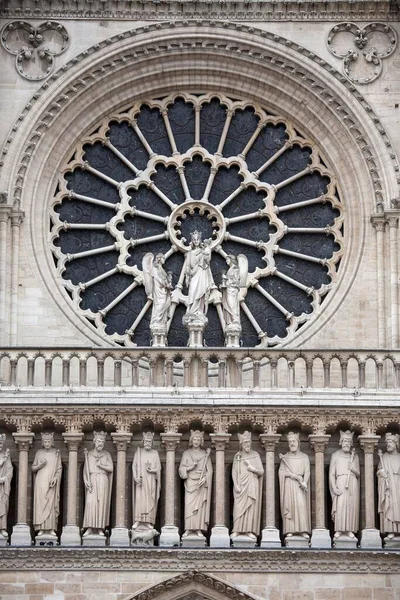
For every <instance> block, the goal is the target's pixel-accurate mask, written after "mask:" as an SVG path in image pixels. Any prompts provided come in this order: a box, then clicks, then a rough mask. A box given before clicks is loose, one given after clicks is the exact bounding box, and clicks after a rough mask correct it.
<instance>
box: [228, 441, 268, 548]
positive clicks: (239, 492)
mask: <svg viewBox="0 0 400 600" xmlns="http://www.w3.org/2000/svg"><path fill="white" fill-rule="evenodd" d="M239 445H240V450H239V452H237V453H236V454H235V457H234V459H233V465H232V479H233V499H234V505H233V528H232V534H231V538H232V539H235V538H236V537H237V536H238V535H242V536H246V537H247V538H249V539H250V540H251V541H256V540H257V535H259V533H260V518H261V498H262V482H263V475H264V467H263V465H262V462H261V458H260V455H259V453H258V452H256V451H255V450H252V449H251V432H250V431H245V432H244V433H242V434H240V433H239Z"/></svg>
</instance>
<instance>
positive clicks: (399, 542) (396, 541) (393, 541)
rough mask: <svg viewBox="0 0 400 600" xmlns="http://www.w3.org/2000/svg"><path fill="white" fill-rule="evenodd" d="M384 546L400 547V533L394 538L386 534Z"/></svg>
mask: <svg viewBox="0 0 400 600" xmlns="http://www.w3.org/2000/svg"><path fill="white" fill-rule="evenodd" d="M383 546H384V547H385V548H400V535H395V536H394V537H393V538H389V539H388V536H386V537H385V538H384V540H383Z"/></svg>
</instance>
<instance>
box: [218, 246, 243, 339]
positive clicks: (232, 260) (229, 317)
mask: <svg viewBox="0 0 400 600" xmlns="http://www.w3.org/2000/svg"><path fill="white" fill-rule="evenodd" d="M225 260H226V264H227V265H228V267H229V269H228V270H227V271H226V273H223V274H222V283H221V291H222V308H223V311H224V318H225V325H226V327H227V328H231V329H233V328H235V329H237V328H239V329H241V324H240V302H241V301H242V300H243V298H244V296H245V293H246V291H247V287H246V285H247V274H248V271H249V263H248V260H247V257H246V256H245V255H244V254H239V255H238V256H235V255H234V254H228V255H227V257H226V259H225Z"/></svg>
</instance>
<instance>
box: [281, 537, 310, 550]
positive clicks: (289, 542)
mask: <svg viewBox="0 0 400 600" xmlns="http://www.w3.org/2000/svg"><path fill="white" fill-rule="evenodd" d="M284 545H285V546H286V548H309V546H310V538H309V537H308V538H305V537H303V536H302V535H290V536H289V537H288V536H286V537H285V542H284Z"/></svg>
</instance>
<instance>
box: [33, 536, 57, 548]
mask: <svg viewBox="0 0 400 600" xmlns="http://www.w3.org/2000/svg"><path fill="white" fill-rule="evenodd" d="M35 546H58V537H57V536H56V535H49V534H48V533H45V534H43V535H37V536H36V537H35Z"/></svg>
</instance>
